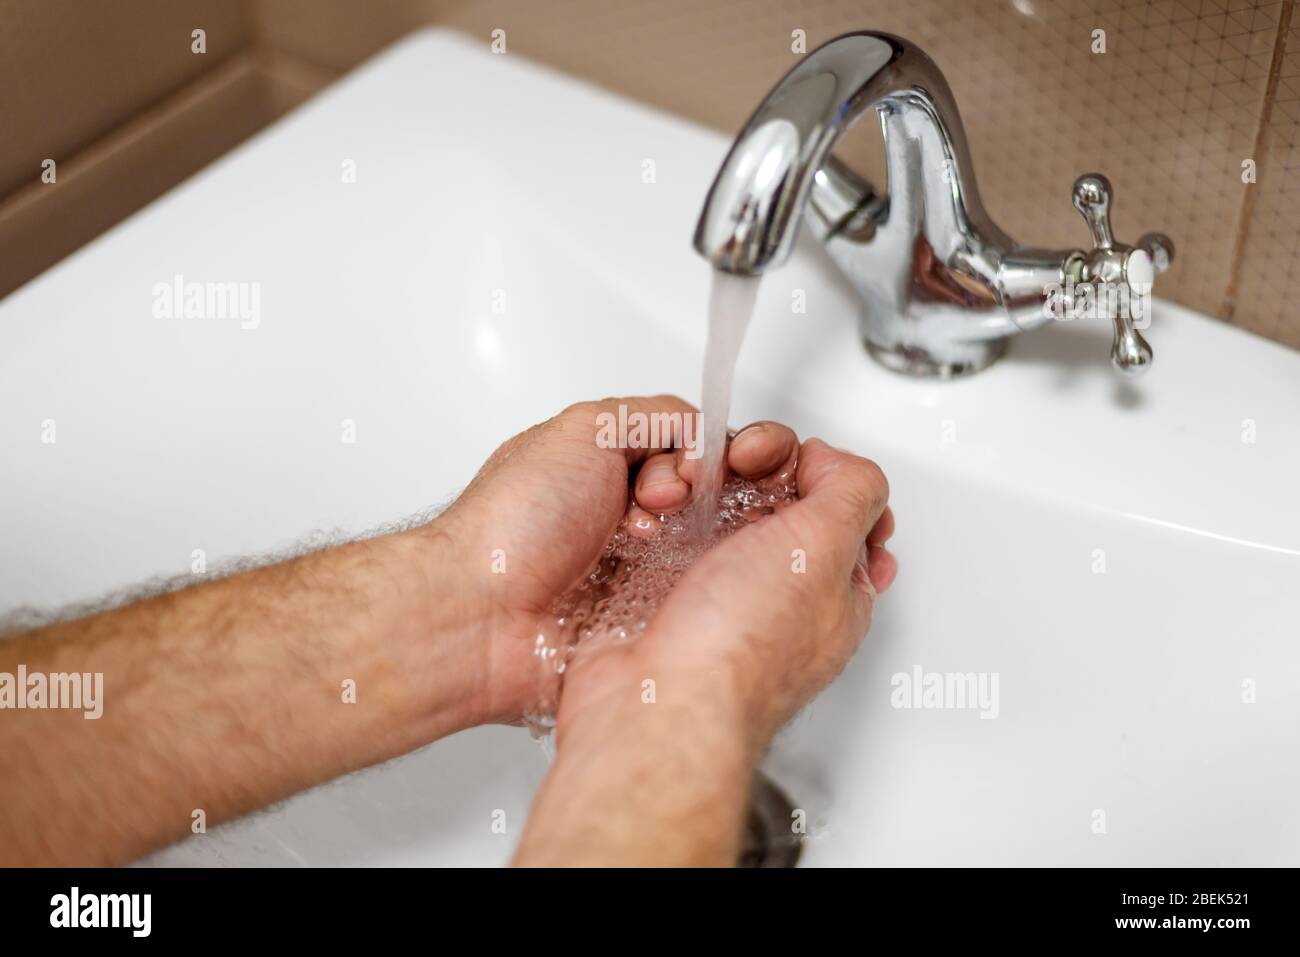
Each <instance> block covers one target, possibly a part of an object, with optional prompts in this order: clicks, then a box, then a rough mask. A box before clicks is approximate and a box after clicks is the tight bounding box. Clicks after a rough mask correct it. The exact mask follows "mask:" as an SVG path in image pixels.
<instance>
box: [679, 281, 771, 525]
mask: <svg viewBox="0 0 1300 957" xmlns="http://www.w3.org/2000/svg"><path fill="white" fill-rule="evenodd" d="M758 283H759V280H758V277H757V276H733V275H731V274H730V273H725V272H722V271H721V270H716V269H715V270H714V271H713V287H712V288H711V289H710V290H709V338H708V341H707V342H706V343H705V346H704V378H703V382H702V384H701V386H700V393H701V401H700V411H701V412H702V413H703V416H702V419H703V423H702V425H701V427H700V435H699V442H700V451H701V455H700V458H699V460H698V467H699V472H698V473H697V474H698V476H699V484H698V485H697V487H696V488H695V490H694V494H693V495H692V498H693V499H694V500H695V502H696V503H697V508H698V511H697V512H696V516H695V534H696V535H697V536H699V537H700V538H707V537H709V535H710V534H711V533H712V530H713V524H714V522H715V521H716V520H717V513H718V493H719V491H720V490H721V488H722V483H723V480H724V477H725V470H724V468H723V457H724V454H725V453H726V449H727V416H728V414H729V413H730V411H731V388H732V384H733V383H734V381H735V378H736V357H737V356H738V355H739V354H740V345H741V343H742V342H744V341H745V330H746V329H748V328H749V319H750V316H752V315H753V314H754V300H755V299H756V298H757V296H758Z"/></svg>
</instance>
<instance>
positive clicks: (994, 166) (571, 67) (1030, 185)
mask: <svg viewBox="0 0 1300 957" xmlns="http://www.w3.org/2000/svg"><path fill="white" fill-rule="evenodd" d="M1293 6H1294V0H1152V2H1144V0H867V2H863V0H820V2H808V0H803V2H800V0H642V2H623V0H620V2H614V0H548V2H545V3H542V2H537V0H478V2H468V0H467V2H457V0H393V2H388V3H361V2H358V0H256V2H255V7H254V9H255V11H256V17H257V21H258V22H257V30H258V35H259V36H260V38H261V39H262V40H263V42H266V43H269V44H272V45H274V46H276V47H278V48H281V49H284V50H288V51H291V52H292V53H294V54H296V55H298V56H300V57H302V58H305V59H307V60H310V61H314V62H317V63H319V64H321V65H323V66H328V67H332V68H337V69H343V68H347V67H349V66H351V65H353V64H354V63H356V62H358V61H359V60H360V59H362V58H364V57H365V56H367V55H368V54H370V53H372V52H374V51H375V50H378V49H379V48H381V47H382V46H383V45H385V44H386V43H387V42H389V41H390V40H392V39H395V38H396V37H398V36H400V35H402V34H403V33H405V32H407V31H408V30H409V29H411V28H412V27H413V26H415V25H416V24H419V23H427V22H438V23H444V24H449V25H453V26H456V27H459V28H461V29H463V30H465V31H467V32H469V33H471V34H474V35H478V36H481V37H482V38H483V40H484V43H487V42H488V35H489V33H490V31H491V30H493V29H495V28H502V29H504V30H506V36H507V45H508V49H509V50H510V51H511V52H519V53H523V54H526V55H528V56H532V57H535V58H537V59H540V60H543V61H545V62H548V63H551V64H554V65H557V66H559V67H561V68H563V69H565V70H567V71H569V72H572V73H574V74H577V75H579V76H582V77H586V78H588V79H590V80H593V81H595V82H597V83H600V84H602V85H604V86H606V87H609V88H611V89H614V90H617V91H619V92H622V93H625V94H628V95H630V96H633V97H636V98H638V99H642V100H645V101H648V102H650V103H653V104H655V105H657V106H660V107H662V108H664V109H667V110H670V111H672V112H675V113H679V114H681V115H683V116H687V117H690V118H692V119H695V120H698V121H700V122H703V123H706V124H709V125H711V126H715V127H718V128H719V129H723V130H727V131H732V130H735V129H737V128H738V127H739V126H740V124H741V123H743V122H744V120H745V118H746V116H747V115H748V112H749V111H750V110H751V109H752V108H753V106H754V105H755V104H756V102H757V100H758V99H759V98H760V97H761V96H762V94H763V93H764V92H766V90H767V89H768V88H769V87H770V86H771V85H772V84H773V83H774V82H775V80H776V79H777V77H779V76H780V75H781V73H782V72H784V71H785V70H786V69H788V68H789V67H790V66H791V65H792V64H793V63H794V62H795V59H796V55H795V54H794V53H792V52H791V33H792V31H794V30H796V29H800V30H803V31H805V33H806V36H807V40H808V45H809V48H811V47H812V46H813V45H815V44H817V43H820V42H822V41H824V40H827V39H830V38H831V37H833V36H835V35H837V34H839V33H842V32H845V31H848V30H854V29H876V30H886V31H889V32H893V33H897V34H899V35H901V36H904V37H907V38H909V39H911V40H914V41H915V42H917V43H918V44H919V45H921V46H922V47H923V48H924V49H925V50H926V51H927V52H928V53H929V54H930V55H931V56H932V57H933V58H934V59H935V61H936V62H937V63H938V64H939V66H940V67H941V68H942V69H943V70H944V72H945V74H946V75H947V76H948V79H949V82H950V83H951V85H952V87H953V89H954V91H955V93H956V96H957V101H958V105H959V106H960V108H961V111H962V115H963V117H964V119H965V122H966V126H967V131H968V134H969V138H970V141H971V149H972V152H973V154H974V158H975V164H976V172H977V174H978V177H979V182H980V186H981V190H982V192H983V195H984V199H985V202H986V205H987V206H988V208H989V211H990V212H991V213H992V215H993V216H994V218H995V219H997V220H998V221H999V222H1000V223H1001V224H1002V225H1003V226H1004V228H1006V229H1007V230H1008V232H1010V233H1011V235H1012V236H1014V237H1015V238H1017V239H1018V240H1020V241H1022V242H1025V243H1030V244H1034V245H1078V244H1083V243H1085V242H1086V241H1087V233H1086V231H1085V230H1084V227H1083V224H1082V221H1081V220H1080V219H1079V217H1078V216H1077V214H1076V213H1075V212H1074V211H1073V209H1072V207H1071V205H1070V185H1071V183H1072V182H1073V181H1074V178H1075V177H1076V176H1077V175H1078V174H1079V173H1082V172H1086V171H1091V170H1099V171H1101V172H1104V173H1106V174H1107V175H1108V176H1109V177H1110V178H1111V181H1112V182H1113V183H1114V185H1115V190H1116V201H1115V206H1114V222H1115V228H1116V231H1117V233H1118V235H1119V238H1120V239H1121V240H1124V241H1128V242H1134V241H1136V240H1137V238H1138V236H1139V235H1141V234H1142V233H1144V232H1147V231H1151V230H1160V231H1163V232H1166V233H1168V234H1169V235H1170V236H1171V237H1172V238H1173V239H1174V241H1175V243H1176V245H1177V247H1178V256H1177V260H1176V262H1175V265H1174V268H1173V269H1172V270H1171V272H1170V273H1169V274H1168V275H1166V276H1164V277H1162V281H1161V284H1160V287H1159V291H1160V293H1161V295H1163V296H1166V297H1168V298H1172V299H1175V300H1177V301H1179V302H1182V303H1185V304H1187V305H1189V306H1192V307H1194V308H1196V309H1200V310H1202V311H1204V312H1207V313H1210V314H1212V315H1219V316H1223V317H1225V318H1228V319H1230V321H1232V322H1235V323H1236V324H1238V325H1240V326H1243V327H1245V328H1247V329H1251V330H1253V331H1255V332H1259V333H1261V334H1264V335H1268V336H1271V337H1272V338H1275V339H1277V340H1279V341H1281V342H1285V343H1287V344H1289V345H1292V346H1296V347H1300V316H1298V315H1297V314H1296V312H1295V311H1292V310H1288V309H1287V308H1286V303H1287V302H1288V300H1289V298H1290V296H1291V295H1293V294H1294V295H1297V296H1300V270H1298V269H1296V266H1297V255H1296V254H1297V241H1298V237H1300V215H1297V214H1298V213H1300V180H1297V177H1296V175H1295V174H1296V166H1297V163H1298V162H1300V161H1298V160H1297V151H1296V150H1297V148H1296V141H1297V129H1298V128H1300V36H1297V34H1296V29H1297V27H1296V23H1295V20H1294V19H1293V18H1292V16H1291V12H1292V7H1293ZM1288 25H1289V27H1288ZM1094 30H1103V31H1105V52H1100V53H1099V52H1094V51H1093V42H1094V34H1093V31H1094ZM1287 40H1290V41H1292V42H1291V44H1290V47H1289V49H1290V52H1289V53H1287V54H1286V55H1283V52H1284V42H1285V41H1287ZM1265 125H1266V128H1265ZM860 127H861V129H860V131H855V134H854V137H853V142H851V143H850V144H848V145H847V147H846V150H845V155H846V157H848V158H851V159H852V160H853V161H854V162H855V164H856V165H857V166H858V167H859V168H861V169H862V170H863V171H865V172H867V173H868V174H869V175H872V176H873V177H875V178H877V179H881V178H883V177H882V170H881V165H882V164H881V159H880V154H879V145H878V139H879V134H878V132H876V131H874V130H872V129H870V128H868V127H870V124H860ZM1246 160H1254V161H1255V162H1256V165H1257V177H1256V178H1257V182H1256V183H1253V184H1250V183H1244V182H1243V181H1242V163H1243V162H1244V161H1246ZM1247 217H1249V218H1247ZM1293 272H1294V273H1295V275H1294V276H1293V275H1292V273H1293Z"/></svg>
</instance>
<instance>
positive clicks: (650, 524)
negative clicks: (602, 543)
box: [623, 505, 659, 538]
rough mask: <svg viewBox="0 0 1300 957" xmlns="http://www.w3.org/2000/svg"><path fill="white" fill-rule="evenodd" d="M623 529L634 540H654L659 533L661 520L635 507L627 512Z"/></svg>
mask: <svg viewBox="0 0 1300 957" xmlns="http://www.w3.org/2000/svg"><path fill="white" fill-rule="evenodd" d="M623 527H624V528H626V529H627V533H628V534H629V535H631V536H633V537H634V538H653V537H654V536H655V535H656V534H657V533H658V531H659V520H658V519H657V518H655V517H654V516H653V515H651V514H650V513H649V512H647V511H646V510H645V509H643V508H638V507H637V506H635V505H633V506H632V507H631V508H629V509H628V510H627V515H626V517H624V519H623Z"/></svg>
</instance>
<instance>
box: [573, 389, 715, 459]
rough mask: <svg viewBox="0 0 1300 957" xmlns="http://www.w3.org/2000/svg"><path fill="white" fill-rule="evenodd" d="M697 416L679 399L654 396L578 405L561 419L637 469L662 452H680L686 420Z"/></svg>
mask: <svg viewBox="0 0 1300 957" xmlns="http://www.w3.org/2000/svg"><path fill="white" fill-rule="evenodd" d="M698 414H699V413H698V410H697V409H696V408H695V406H693V405H691V404H690V403H689V402H687V401H686V400H685V399H682V398H679V397H678V396H675V395H653V396H623V397H615V398H608V399H601V400H599V401H597V402H579V403H578V404H576V405H571V406H569V407H568V408H567V409H565V410H564V411H563V412H561V413H560V415H559V418H560V420H561V422H562V423H564V424H566V425H567V424H572V426H573V428H575V429H577V430H579V432H580V434H585V435H586V436H588V437H589V438H590V440H591V441H592V442H594V443H595V444H596V445H597V446H598V447H600V448H608V449H617V450H618V451H619V452H621V453H622V455H623V456H624V458H626V459H627V463H628V465H636V464H638V463H640V462H644V461H645V460H646V459H648V458H650V457H651V456H652V455H655V454H657V453H659V452H667V451H671V450H672V449H674V448H679V447H680V446H681V445H682V442H683V436H684V435H685V434H686V417H687V416H694V415H698ZM691 434H694V429H693V428H692V429H691Z"/></svg>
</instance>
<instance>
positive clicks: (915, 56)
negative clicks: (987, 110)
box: [695, 32, 1174, 378]
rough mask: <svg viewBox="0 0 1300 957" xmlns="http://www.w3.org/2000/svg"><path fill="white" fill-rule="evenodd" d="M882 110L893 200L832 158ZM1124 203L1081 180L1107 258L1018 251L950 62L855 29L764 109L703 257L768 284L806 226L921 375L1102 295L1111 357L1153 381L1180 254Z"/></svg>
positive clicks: (869, 317)
mask: <svg viewBox="0 0 1300 957" xmlns="http://www.w3.org/2000/svg"><path fill="white" fill-rule="evenodd" d="M871 107H875V109H876V111H877V113H878V114H879V115H880V122H881V127H882V130H883V132H884V139H885V160H886V170H887V174H888V187H889V191H888V193H881V192H879V191H877V190H876V189H875V188H873V187H872V185H871V184H870V183H868V182H867V181H866V180H865V179H863V178H862V177H861V176H859V175H857V174H855V173H854V172H852V171H851V170H849V169H848V168H847V167H845V166H844V165H843V164H842V163H840V162H839V161H838V160H837V159H836V158H835V157H833V156H832V155H831V150H832V149H833V148H834V146H835V144H836V142H837V141H838V140H839V138H840V137H841V136H842V135H843V134H844V132H845V131H846V130H847V129H848V128H849V127H850V126H852V125H853V123H854V122H855V121H856V120H857V119H858V117H859V116H861V115H862V114H863V113H865V112H866V111H867V110H868V109H870V108H871ZM1110 198H1111V189H1110V183H1109V182H1107V180H1106V178H1105V177H1104V176H1101V175H1099V174H1089V175H1086V176H1082V177H1080V178H1079V180H1078V181H1077V182H1076V183H1075V184H1074V205H1075V208H1076V209H1078V211H1079V212H1080V213H1081V214H1082V215H1083V217H1084V219H1085V220H1086V221H1087V223H1088V227H1089V229H1090V230H1091V232H1092V239H1093V247H1094V248H1093V249H1091V250H1088V251H1084V250H1078V249H1070V250H1044V249H1035V248H1031V247H1025V246H1022V245H1020V244H1019V243H1016V242H1014V241H1013V240H1012V239H1010V238H1009V237H1008V236H1007V235H1006V233H1004V232H1003V231H1002V230H1001V229H999V228H998V226H997V224H995V223H994V222H993V220H992V219H991V218H990V217H989V215H988V213H986V212H985V211H984V205H983V203H981V202H980V197H979V190H978V188H977V187H976V185H975V174H974V170H973V167H972V165H971V158H970V151H969V150H968V148H967V145H966V136H965V131H964V130H963V128H962V124H961V118H960V117H959V116H958V113H957V104H956V102H955V101H954V100H953V96H952V91H951V90H950V89H949V87H948V84H947V82H946V81H945V80H944V78H943V74H942V73H940V72H939V68H938V67H937V66H935V64H934V62H933V61H932V60H931V59H930V58H929V57H928V56H926V55H925V54H924V53H923V52H921V50H919V49H918V48H917V47H915V46H914V45H912V44H911V43H909V42H908V41H906V40H902V39H899V38H898V37H895V36H890V35H889V34H886V33H869V32H866V33H850V34H846V35H845V36H842V37H838V38H836V39H834V40H831V41H830V42H829V43H826V44H824V45H822V46H821V47H818V48H817V49H816V50H814V51H813V52H812V53H810V54H808V55H807V56H806V57H805V58H804V59H803V60H802V61H801V62H800V63H799V65H798V66H796V67H795V68H794V69H793V70H791V71H790V72H789V73H788V74H786V76H785V78H784V79H782V80H781V82H780V83H778V84H777V85H776V88H775V89H773V90H772V92H771V93H769V94H768V95H767V98H766V99H764V100H763V102H762V103H761V104H759V107H758V109H757V110H756V111H755V112H754V115H753V116H751V117H750V119H749V122H747V123H746V124H745V127H744V129H742V130H741V131H740V135H739V136H738V137H737V138H736V142H735V143H734V144H733V145H732V147H731V151H730V152H729V153H728V154H727V158H726V160H725V161H724V162H723V164H722V168H721V170H719V172H718V175H717V177H716V179H715V180H714V182H713V186H712V188H711V189H710V190H709V195H708V198H707V199H706V200H705V203H704V210H703V212H702V213H701V214H700V220H699V225H698V226H697V227H696V231H695V248H696V249H697V250H698V251H699V252H700V253H701V254H702V255H703V256H704V257H705V258H706V259H708V260H709V262H711V263H712V264H713V265H714V266H715V267H716V268H717V269H721V270H723V271H725V272H729V273H736V274H739V275H758V274H759V273H761V272H763V271H764V270H765V269H768V268H771V267H773V266H779V265H781V264H782V263H783V262H784V261H785V260H786V258H787V257H788V256H789V255H790V250H791V248H792V246H793V244H794V238H795V234H796V232H797V231H798V226H799V221H800V218H801V215H802V216H805V217H806V219H807V221H808V225H809V228H810V230H811V231H812V233H813V235H815V236H816V237H817V238H818V239H820V240H821V241H822V243H823V244H825V247H826V250H827V252H828V253H829V254H830V257H831V259H832V260H833V261H834V262H835V264H836V265H837V266H838V267H839V268H840V269H841V270H842V271H843V272H844V274H845V275H846V276H847V277H848V279H849V281H850V282H851V283H852V284H853V286H854V287H855V288H856V289H857V291H858V293H859V294H860V295H861V297H862V299H863V302H864V309H863V313H862V319H861V328H862V336H863V340H864V342H865V344H866V346H867V349H868V351H869V352H870V353H871V354H872V355H873V356H874V357H875V358H876V359H878V360H879V361H880V362H882V363H883V364H884V365H885V366H887V367H888V368H890V369H893V370H895V371H899V372H906V373H910V374H913V375H918V376H936V377H942V378H948V377H952V376H958V375H963V374H965V373H969V372H974V371H977V370H979V369H983V368H984V367H986V366H987V365H989V363H991V362H993V361H994V360H995V359H996V358H997V357H998V356H999V355H1001V354H1002V351H1003V350H1004V349H1005V348H1006V343H1007V340H1008V339H1009V338H1010V337H1011V336H1013V335H1015V334H1016V333H1019V332H1022V331H1026V330H1029V329H1034V328H1037V327H1039V326H1042V325H1045V324H1047V323H1048V322H1051V321H1052V320H1053V319H1054V318H1061V317H1062V316H1063V315H1072V313H1069V312H1068V311H1067V310H1068V309H1069V307H1071V306H1076V305H1077V304H1078V301H1079V297H1080V295H1081V292H1080V291H1081V290H1085V289H1086V290H1088V291H1089V294H1090V296H1091V297H1092V298H1091V301H1092V302H1093V303H1097V304H1103V310H1102V311H1103V312H1104V314H1105V316H1106V318H1108V319H1110V321H1111V322H1112V323H1113V324H1114V330H1115V336H1114V344H1113V346H1112V349H1111V361H1112V362H1113V363H1114V365H1115V367H1116V368H1117V369H1118V370H1119V371H1120V372H1121V373H1123V374H1125V375H1137V374H1140V373H1142V372H1144V371H1145V370H1146V369H1147V368H1148V367H1149V366H1150V364H1151V347H1150V346H1149V345H1147V343H1146V340H1145V339H1143V338H1142V335H1141V333H1140V331H1139V327H1141V326H1144V325H1145V322H1143V321H1142V318H1143V316H1142V314H1141V313H1142V310H1141V309H1138V308H1135V307H1134V303H1149V290H1150V285H1151V283H1152V281H1153V280H1154V278H1155V274H1156V272H1160V271H1163V270H1164V269H1165V268H1167V267H1168V265H1169V262H1170V260H1171V259H1172V258H1173V252H1174V249H1173V244H1172V243H1171V242H1170V241H1169V239H1168V238H1167V237H1165V236H1162V235H1160V234H1158V233H1151V234H1148V235H1146V236H1144V237H1142V239H1141V240H1140V241H1139V242H1138V245H1137V247H1132V246H1125V245H1122V244H1120V243H1117V242H1115V240H1114V237H1113V236H1112V234H1111V229H1110V220H1109V210H1110ZM1103 286H1106V287H1109V291H1110V292H1111V293H1112V294H1110V295H1106V296H1103V295H1101V294H1100V292H1099V291H1098V290H1099V287H1103ZM1116 290H1119V291H1121V292H1124V293H1128V294H1130V295H1123V296H1116V295H1114V294H1113V293H1114V292H1115V291H1116ZM1146 308H1149V305H1148V306H1147V307H1146ZM1094 314H1095V311H1094ZM1148 315H1149V313H1148Z"/></svg>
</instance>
